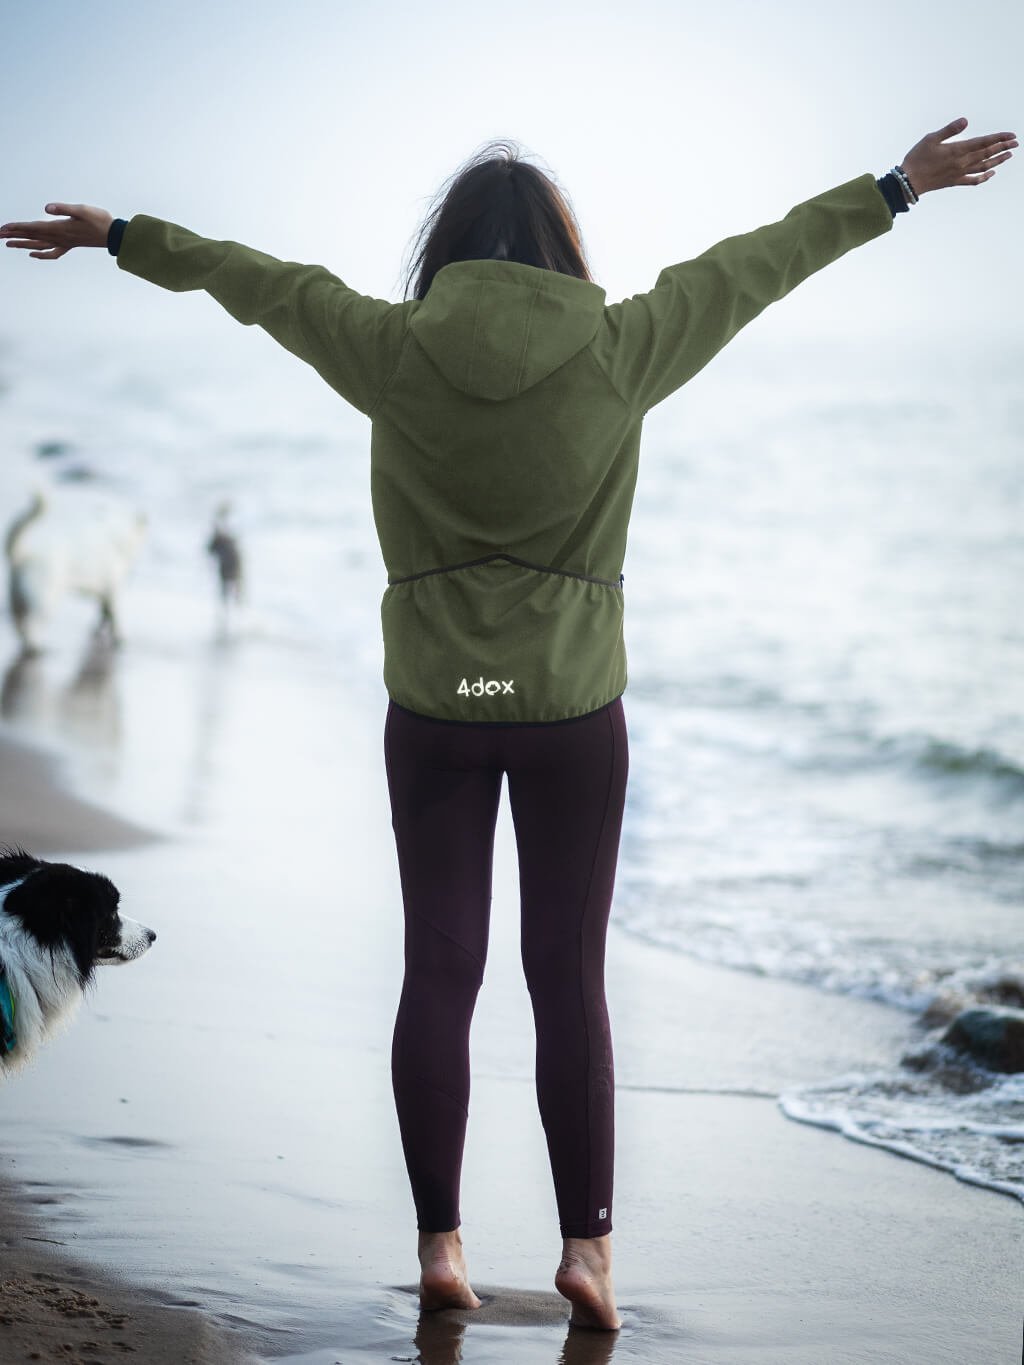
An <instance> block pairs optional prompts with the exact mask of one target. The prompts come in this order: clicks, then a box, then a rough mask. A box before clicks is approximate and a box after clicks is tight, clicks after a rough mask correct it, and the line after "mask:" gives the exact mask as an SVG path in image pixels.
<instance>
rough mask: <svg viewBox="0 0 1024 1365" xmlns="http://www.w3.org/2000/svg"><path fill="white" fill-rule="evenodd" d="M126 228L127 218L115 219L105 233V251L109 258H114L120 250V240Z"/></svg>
mask: <svg viewBox="0 0 1024 1365" xmlns="http://www.w3.org/2000/svg"><path fill="white" fill-rule="evenodd" d="M127 226H128V219H127V218H115V219H114V221H113V222H112V223H111V224H110V231H109V232H108V233H107V250H108V251H109V252H110V254H111V256H116V255H117V253H118V252H119V251H120V250H121V238H122V237H123V236H124V230H125V228H126V227H127Z"/></svg>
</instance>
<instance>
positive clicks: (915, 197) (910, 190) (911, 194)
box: [892, 166, 921, 204]
mask: <svg viewBox="0 0 1024 1365" xmlns="http://www.w3.org/2000/svg"><path fill="white" fill-rule="evenodd" d="M892 173H893V175H894V176H895V177H896V179H897V180H898V181H899V182H900V184H901V185H902V186H903V188H904V189H905V190H906V192H907V197H908V199H909V200H910V202H911V203H912V204H916V203H917V202H918V201H919V200H920V198H921V196H920V195H919V194H918V193H917V191H916V190H915V189H914V187H913V185H912V184H911V183H910V176H909V175H907V173H906V171H905V170H904V169H903V167H902V166H893V168H892Z"/></svg>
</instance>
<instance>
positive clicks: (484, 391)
mask: <svg viewBox="0 0 1024 1365" xmlns="http://www.w3.org/2000/svg"><path fill="white" fill-rule="evenodd" d="M604 300H605V291H604V289H602V287H601V286H600V285H598V284H592V283H591V282H590V281H589V280H580V279H577V278H576V277H575V276H573V275H562V274H560V273H559V272H557V271H554V270H543V269H541V268H540V267H539V266H534V265H522V264H521V263H520V262H518V261H496V260H482V261H451V262H449V264H448V265H446V266H442V268H441V269H440V270H439V271H438V272H437V274H436V275H435V276H434V278H433V280H432V281H431V284H430V288H429V289H428V290H427V295H426V298H424V299H423V300H422V301H421V302H420V304H419V307H418V308H417V309H416V312H415V313H414V314H413V316H412V318H411V319H410V322H409V327H410V330H411V331H412V333H413V336H414V337H415V338H416V340H417V342H418V343H419V344H420V346H422V348H423V350H424V351H426V353H427V355H428V356H429V357H430V360H431V361H432V362H433V363H434V364H435V365H436V366H437V368H438V369H439V370H440V371H441V373H442V374H443V375H444V377H445V379H447V380H448V382H449V384H451V385H453V386H454V387H455V388H457V389H459V390H461V391H462V392H463V393H469V394H472V395H473V396H474V397H476V398H488V399H491V400H494V401H497V400H500V399H504V398H514V397H515V396H516V394H520V393H523V392H524V391H525V390H526V389H529V388H532V387H533V385H534V384H537V383H539V382H540V381H541V380H542V379H546V378H547V377H548V375H549V374H552V373H553V372H554V371H555V370H557V369H558V368H559V367H560V366H562V365H564V364H565V363H566V361H567V360H571V359H572V357H573V356H574V355H576V354H577V353H578V352H579V351H581V350H582V349H583V348H584V346H588V345H589V344H590V342H591V341H592V340H593V339H594V336H595V334H596V332H597V329H598V327H599V326H600V325H601V320H602V318H603V315H604Z"/></svg>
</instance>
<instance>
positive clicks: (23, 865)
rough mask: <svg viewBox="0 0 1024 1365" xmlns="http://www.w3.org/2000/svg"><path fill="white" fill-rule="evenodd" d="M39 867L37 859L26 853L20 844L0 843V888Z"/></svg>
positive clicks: (40, 864)
mask: <svg viewBox="0 0 1024 1365" xmlns="http://www.w3.org/2000/svg"><path fill="white" fill-rule="evenodd" d="M40 867H42V863H41V862H40V861H39V859H38V858H33V857H32V855H31V853H26V852H25V850H24V849H23V848H22V847H21V845H20V844H0V890H2V889H3V887H5V886H10V884H11V882H20V881H21V879H22V877H27V876H28V874H29V873H30V872H35V871H36V869H37V868H40Z"/></svg>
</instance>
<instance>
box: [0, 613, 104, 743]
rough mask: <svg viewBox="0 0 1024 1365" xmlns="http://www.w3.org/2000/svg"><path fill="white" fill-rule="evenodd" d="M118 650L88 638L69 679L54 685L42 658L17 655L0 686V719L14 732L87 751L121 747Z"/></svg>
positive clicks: (96, 637)
mask: <svg viewBox="0 0 1024 1365" xmlns="http://www.w3.org/2000/svg"><path fill="white" fill-rule="evenodd" d="M117 657H118V651H117V647H116V646H115V645H113V644H111V642H110V641H109V639H107V638H106V637H105V636H104V635H102V634H99V633H97V634H96V635H94V636H92V637H91V639H90V640H89V642H88V644H87V645H86V648H85V650H84V652H83V653H82V655H81V656H80V657H79V659H78V663H77V667H76V669H75V672H74V673H73V675H72V677H71V679H70V680H69V681H66V682H64V683H56V682H54V681H53V679H52V670H53V664H52V662H51V661H50V660H49V659H48V657H47V656H46V655H45V654H40V653H29V652H24V651H23V652H19V653H18V654H16V655H15V656H14V658H13V659H12V660H11V662H10V663H9V664H8V666H7V668H6V670H5V671H4V675H3V682H2V683H0V715H2V716H3V718H4V719H5V720H8V721H10V722H11V723H12V724H14V725H17V726H18V727H19V728H23V729H31V730H37V731H43V732H47V733H49V734H51V735H57V736H60V737H61V738H67V739H71V740H74V741H75V742H76V743H78V744H80V745H83V746H85V747H87V748H90V749H98V750H104V751H114V750H116V749H117V748H118V746H119V744H120V741H121V701H120V696H119V693H118V687H117V668H116V663H117Z"/></svg>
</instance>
